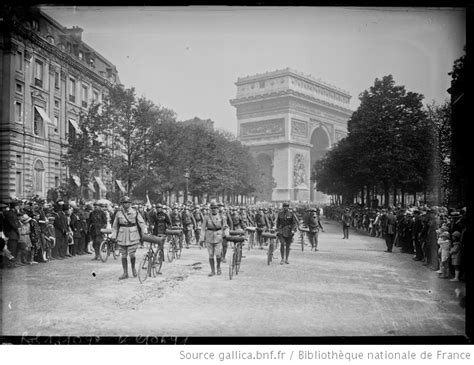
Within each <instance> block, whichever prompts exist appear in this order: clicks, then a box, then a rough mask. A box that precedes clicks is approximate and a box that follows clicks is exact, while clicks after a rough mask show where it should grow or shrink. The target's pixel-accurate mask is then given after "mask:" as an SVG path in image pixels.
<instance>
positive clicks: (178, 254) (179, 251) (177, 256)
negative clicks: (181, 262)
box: [175, 244, 183, 259]
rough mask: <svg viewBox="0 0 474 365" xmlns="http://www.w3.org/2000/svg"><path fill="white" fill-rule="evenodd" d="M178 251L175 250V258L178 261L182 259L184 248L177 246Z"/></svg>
mask: <svg viewBox="0 0 474 365" xmlns="http://www.w3.org/2000/svg"><path fill="white" fill-rule="evenodd" d="M175 248H176V250H175V257H176V259H179V258H181V252H182V251H183V248H182V247H180V246H179V244H178V245H176V246H175Z"/></svg>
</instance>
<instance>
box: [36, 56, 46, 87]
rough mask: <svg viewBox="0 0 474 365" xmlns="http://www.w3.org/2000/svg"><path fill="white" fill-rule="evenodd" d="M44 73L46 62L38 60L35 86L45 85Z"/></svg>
mask: <svg viewBox="0 0 474 365" xmlns="http://www.w3.org/2000/svg"><path fill="white" fill-rule="evenodd" d="M43 74H44V64H43V62H41V61H39V60H36V61H35V86H38V87H43Z"/></svg>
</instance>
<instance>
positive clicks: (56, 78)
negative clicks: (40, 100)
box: [54, 71, 60, 90]
mask: <svg viewBox="0 0 474 365" xmlns="http://www.w3.org/2000/svg"><path fill="white" fill-rule="evenodd" d="M59 80H60V79H59V72H57V71H55V72H54V88H55V89H57V90H59Z"/></svg>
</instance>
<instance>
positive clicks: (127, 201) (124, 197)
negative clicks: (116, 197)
mask: <svg viewBox="0 0 474 365" xmlns="http://www.w3.org/2000/svg"><path fill="white" fill-rule="evenodd" d="M131 202H132V201H131V200H130V197H128V196H126V195H125V196H123V197H122V199H120V203H121V204H124V203H131Z"/></svg>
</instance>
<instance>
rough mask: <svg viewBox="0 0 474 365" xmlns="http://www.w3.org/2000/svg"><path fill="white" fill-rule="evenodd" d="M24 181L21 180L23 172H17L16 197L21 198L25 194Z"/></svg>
mask: <svg viewBox="0 0 474 365" xmlns="http://www.w3.org/2000/svg"><path fill="white" fill-rule="evenodd" d="M22 187H23V181H22V178H21V172H20V171H17V172H16V176H15V194H16V196H21V195H22V194H23V189H22Z"/></svg>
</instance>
